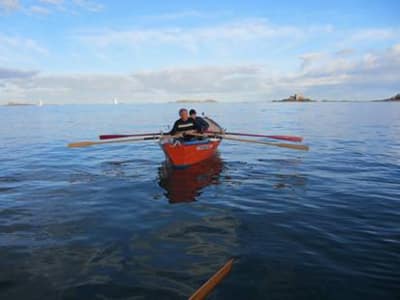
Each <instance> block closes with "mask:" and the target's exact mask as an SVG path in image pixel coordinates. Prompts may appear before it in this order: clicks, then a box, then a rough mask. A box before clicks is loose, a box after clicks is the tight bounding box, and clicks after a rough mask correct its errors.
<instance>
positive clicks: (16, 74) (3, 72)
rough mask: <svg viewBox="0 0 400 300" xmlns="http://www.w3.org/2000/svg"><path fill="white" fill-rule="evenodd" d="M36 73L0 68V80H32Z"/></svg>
mask: <svg viewBox="0 0 400 300" xmlns="http://www.w3.org/2000/svg"><path fill="white" fill-rule="evenodd" d="M37 74H38V72H37V71H32V70H20V69H8V68H2V67H0V80H6V79H20V78H25V79H26V78H32V77H33V76H35V75H37Z"/></svg>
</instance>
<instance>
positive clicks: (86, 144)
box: [68, 135, 160, 148]
mask: <svg viewBox="0 0 400 300" xmlns="http://www.w3.org/2000/svg"><path fill="white" fill-rule="evenodd" d="M159 138H160V135H159V136H149V137H143V138H131V139H130V138H125V139H113V140H107V141H96V142H92V141H83V142H76V143H71V144H68V147H70V148H79V147H89V146H94V145H101V144H111V143H125V142H140V141H148V140H157V139H159Z"/></svg>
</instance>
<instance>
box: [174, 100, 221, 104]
mask: <svg viewBox="0 0 400 300" xmlns="http://www.w3.org/2000/svg"><path fill="white" fill-rule="evenodd" d="M175 103H218V101H217V100H214V99H204V100H196V99H180V100H176V101H175Z"/></svg>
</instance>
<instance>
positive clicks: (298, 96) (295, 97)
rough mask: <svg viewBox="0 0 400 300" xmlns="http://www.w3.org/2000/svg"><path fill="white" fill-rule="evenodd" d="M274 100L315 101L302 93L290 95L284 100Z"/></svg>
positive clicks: (283, 100)
mask: <svg viewBox="0 0 400 300" xmlns="http://www.w3.org/2000/svg"><path fill="white" fill-rule="evenodd" d="M272 102H315V101H314V100H311V99H310V98H306V97H304V96H303V95H301V94H294V95H293V96H289V98H285V99H282V100H274V101H272Z"/></svg>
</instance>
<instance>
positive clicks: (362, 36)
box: [350, 28, 400, 42]
mask: <svg viewBox="0 0 400 300" xmlns="http://www.w3.org/2000/svg"><path fill="white" fill-rule="evenodd" d="M399 38H400V30H399V29H398V28H366V29H361V30H356V31H355V32H353V33H352V34H351V37H350V39H351V41H352V42H360V41H380V40H390V39H399Z"/></svg>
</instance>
